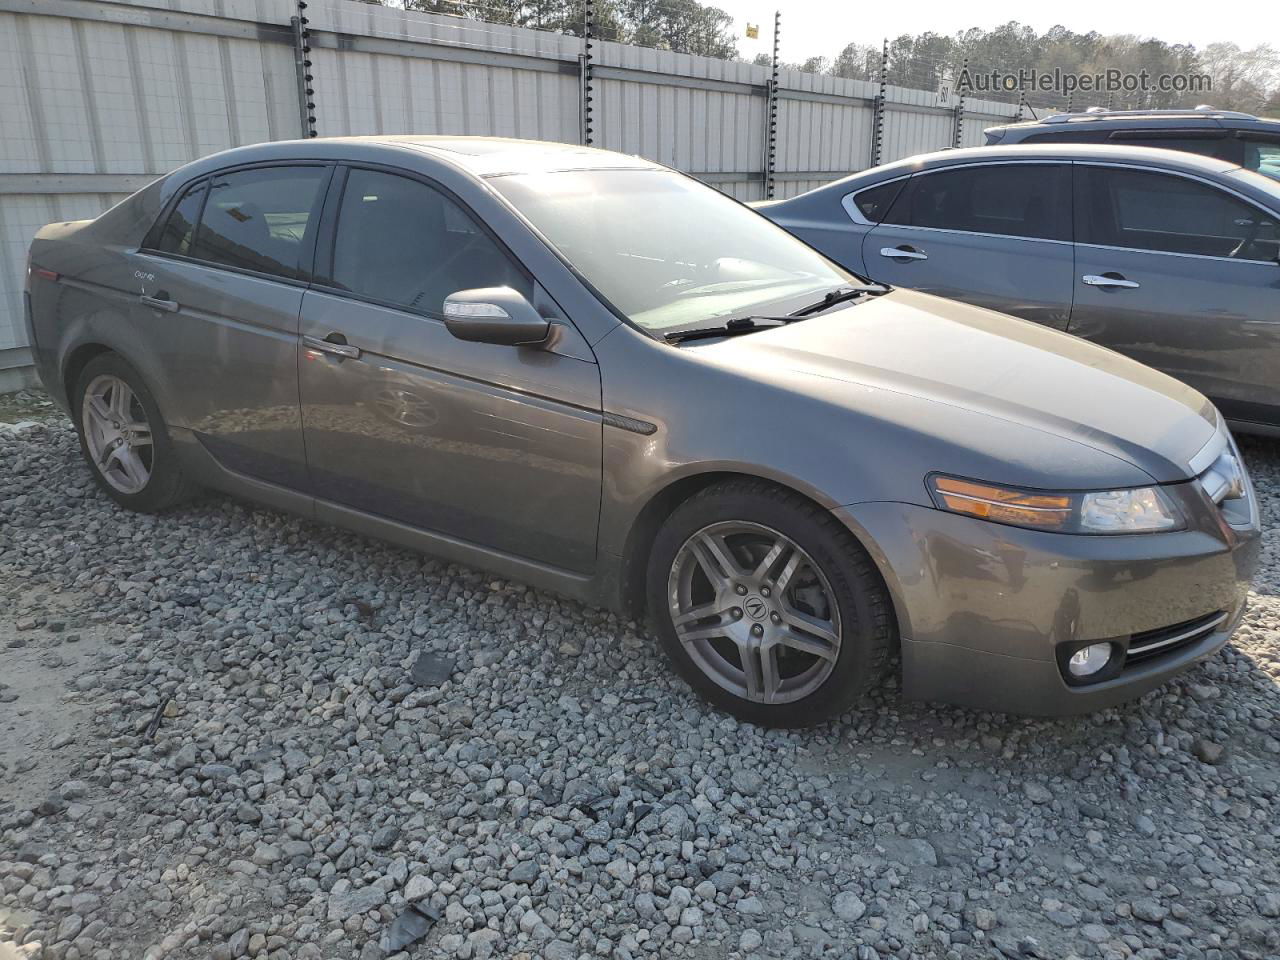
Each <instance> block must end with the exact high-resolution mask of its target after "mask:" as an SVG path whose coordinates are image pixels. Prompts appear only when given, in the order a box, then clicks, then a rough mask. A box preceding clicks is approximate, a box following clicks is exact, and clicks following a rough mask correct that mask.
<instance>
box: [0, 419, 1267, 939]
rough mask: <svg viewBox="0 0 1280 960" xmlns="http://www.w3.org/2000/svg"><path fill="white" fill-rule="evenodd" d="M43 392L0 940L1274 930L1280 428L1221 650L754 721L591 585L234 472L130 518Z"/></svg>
mask: <svg viewBox="0 0 1280 960" xmlns="http://www.w3.org/2000/svg"><path fill="white" fill-rule="evenodd" d="M38 402H39V401H38V398H34V397H33V398H30V399H29V400H27V401H22V402H17V403H10V404H9V406H8V407H5V406H3V405H0V463H3V464H4V468H3V470H2V471H0V656H2V657H3V660H0V664H3V671H2V672H0V677H2V678H3V679H2V680H0V957H5V956H9V957H47V958H67V960H75V958H90V957H92V958H95V960H118V958H129V960H135V958H147V960H151V958H158V957H175V958H214V960H226V958H233V957H237V958H238V957H270V958H272V960H279V958H309V957H310V958H315V957H323V958H360V960H366V958H373V957H383V956H386V955H387V951H385V950H384V949H383V948H382V947H381V946H380V944H379V940H380V937H381V936H382V935H383V933H384V931H385V930H387V928H388V926H389V924H390V922H391V921H392V920H393V919H394V918H395V917H397V916H398V915H399V914H400V913H401V912H402V911H403V910H404V909H405V908H406V904H407V903H416V904H418V905H420V906H421V907H423V908H424V909H427V910H429V911H433V912H436V913H438V915H439V920H438V922H436V923H435V924H434V926H433V927H432V928H431V930H430V932H429V933H428V934H427V937H426V939H425V940H424V941H422V942H421V943H419V944H418V945H416V946H414V947H412V948H410V949H409V951H408V952H400V953H394V952H393V954H392V955H394V956H398V957H401V958H404V957H409V956H413V957H443V958H449V957H454V956H456V957H459V958H464V960H465V958H485V957H520V958H534V957H542V958H548V960H562V958H579V957H614V958H621V960H625V958H638V957H645V956H650V957H668V956H675V957H690V958H712V957H735V958H736V957H742V956H747V955H750V956H752V957H758V956H768V957H827V956H830V957H841V958H843V957H854V958H857V960H870V958H878V957H889V956H893V957H900V958H909V957H920V958H934V957H937V958H969V957H998V956H1008V957H1042V958H1053V960H1064V958H1072V957H1076V958H1123V957H1141V958H1163V957H1168V958H1174V957H1188V958H1201V957H1203V958H1222V960H1236V958H1242V960H1249V958H1263V957H1275V956H1278V955H1280V893H1278V892H1277V891H1280V800H1278V799H1277V794H1278V790H1277V788H1278V786H1280V563H1278V562H1277V561H1278V560H1280V535H1278V534H1277V530H1280V446H1277V445H1276V444H1273V443H1270V442H1249V443H1247V445H1246V447H1245V451H1246V456H1247V458H1248V460H1249V462H1250V465H1251V468H1252V470H1253V475H1254V478H1255V482H1256V483H1257V486H1258V489H1259V493H1260V495H1261V497H1262V505H1263V511H1264V522H1265V524H1266V527H1267V534H1266V538H1267V540H1266V569H1265V572H1264V573H1263V574H1262V575H1261V577H1260V579H1259V581H1258V582H1257V584H1256V587H1255V595H1254V597H1253V603H1252V607H1251V610H1250V612H1249V614H1248V616H1247V619H1246V621H1245V624H1244V626H1243V627H1242V628H1241V630H1240V632H1239V634H1238V635H1237V637H1236V640H1235V642H1234V643H1233V644H1232V645H1231V646H1229V647H1228V648H1227V650H1226V651H1224V653H1223V654H1222V655H1221V656H1219V657H1217V658H1215V659H1214V660H1212V661H1211V662H1209V663H1207V664H1205V665H1204V666H1202V667H1200V668H1198V669H1196V670H1194V671H1192V672H1191V673H1189V674H1186V675H1184V676H1183V677H1181V678H1179V679H1178V680H1176V681H1175V682H1173V683H1170V684H1168V685H1167V686H1166V687H1164V688H1163V689H1161V690H1159V691H1157V692H1155V693H1153V694H1151V695H1150V696H1148V697H1146V698H1144V699H1143V700H1141V701H1140V702H1138V703H1136V704H1132V705H1130V706H1127V707H1125V708H1122V709H1119V710H1113V711H1108V712H1106V713H1103V714H1099V715H1096V716H1091V717H1085V718H1079V719H1071V720H1064V721H1035V720H1026V719H1019V718H1011V717H1005V716H1001V715H993V714H983V713H975V712H968V711H963V710H959V709H952V708H944V707H933V706H923V705H917V704H911V703H905V702H903V701H902V700H901V699H900V698H899V696H898V694H897V691H896V689H894V688H892V687H890V688H887V689H885V690H883V691H881V692H880V693H878V694H877V695H876V697H875V698H874V702H872V703H871V704H869V705H868V707H867V708H866V709H865V710H862V711H859V712H856V713H852V714H849V715H847V716H845V717H843V718H842V719H841V720H840V721H839V722H835V723H832V724H828V725H827V726H825V727H822V728H819V729H816V730H809V731H799V732H768V731H764V730H761V729H757V728H753V727H751V726H747V725H744V724H740V723H738V722H736V721H734V720H732V719H729V718H727V717H725V716H723V715H720V714H717V713H715V712H713V711H711V710H709V709H708V708H707V707H706V706H704V705H703V704H702V703H701V702H699V701H698V700H697V699H696V698H695V697H694V696H693V695H692V694H691V693H690V691H689V690H688V689H687V688H686V687H685V686H684V685H683V684H681V683H680V682H679V681H678V680H676V679H674V678H673V676H672V673H671V671H670V670H669V669H668V668H667V666H666V664H665V663H664V662H663V661H662V660H661V658H660V656H659V654H658V652H657V650H656V647H655V644H654V642H653V640H652V639H651V638H650V637H649V636H648V635H647V634H646V632H645V631H644V629H643V628H642V627H641V626H639V625H637V624H634V623H629V622H625V621H622V620H619V619H617V618H616V617H614V616H612V615H610V614H607V613H604V612H601V611H599V610H596V609H592V608H588V607H584V606H581V605H578V604H574V603H570V602H566V601H563V600H560V599H558V598H556V597H554V596H551V595H548V594H545V593H540V592H537V591H534V590H530V589H528V588H526V587H524V586H522V585H521V584H518V583H510V582H506V581H502V580H495V579H494V578H493V577H492V576H491V575H487V574H485V573H482V572H478V571H475V570H470V569H467V568H463V567H458V566H451V565H445V564H442V563H439V562H436V561H433V560H431V559H429V558H425V557H421V556H418V555H415V554H411V553H406V552H404V551H402V550H398V549H394V548H391V547H388V546H386V545H383V544H380V543H377V542H374V541H371V540H366V539H362V538H360V537H357V536H352V535H350V534H346V533H343V532H341V531H338V530H335V529H332V528H328V527H323V526H318V525H315V524H312V523H309V522H305V521H302V520H299V519H296V518H292V517H287V516H283V515H280V514H277V513H273V512H270V511H267V510H261V509H257V508H255V507H252V506H248V505H245V504H243V503H239V502H235V501H232V500H228V499H224V498H219V497H214V496H210V497H207V498H205V499H203V500H201V501H199V502H197V503H195V504H193V505H191V506H189V507H187V508H185V509H182V510H179V511H176V512H173V513H170V514H168V515H166V516H162V517H143V516H135V515H131V514H128V513H125V512H123V511H121V510H119V509H117V508H116V507H114V506H113V505H112V504H110V502H109V501H107V500H106V499H105V498H104V497H103V496H101V495H100V494H99V493H97V492H96V489H95V488H94V487H93V485H92V484H91V482H90V480H89V476H88V473H87V471H86V469H85V467H84V466H82V464H81V463H80V461H79V457H78V453H77V448H76V444H75V439H74V434H73V433H72V430H71V428H70V426H69V425H68V423H67V422H66V421H65V420H64V419H62V418H60V417H57V416H51V415H50V414H49V413H48V412H47V410H45V409H43V408H37V407H36V406H35V404H36V403H38ZM6 411H7V413H6ZM23 419H27V420H30V419H34V420H35V421H36V422H35V423H30V422H28V423H25V424H22V425H18V426H15V425H14V423H13V421H16V420H23ZM6 420H7V421H9V422H8V425H6V424H5V422H4V421H6ZM419 653H425V654H429V655H434V656H435V657H439V658H447V659H446V660H444V661H443V667H444V668H445V672H447V673H448V677H447V679H444V680H443V681H440V682H436V681H438V680H439V677H434V678H433V677H424V678H422V682H419V680H416V679H415V678H414V676H413V675H412V668H413V667H414V665H415V661H416V658H417V657H418V655H419ZM425 665H427V661H426V660H424V661H422V664H420V666H425ZM434 665H435V666H440V665H441V663H440V662H436V663H435V664H434ZM149 728H151V729H149Z"/></svg>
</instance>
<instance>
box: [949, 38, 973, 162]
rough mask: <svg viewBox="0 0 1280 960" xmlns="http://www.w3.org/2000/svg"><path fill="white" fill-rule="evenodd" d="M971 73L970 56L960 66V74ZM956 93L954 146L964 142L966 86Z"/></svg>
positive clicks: (966, 74)
mask: <svg viewBox="0 0 1280 960" xmlns="http://www.w3.org/2000/svg"><path fill="white" fill-rule="evenodd" d="M968 74H969V58H968V57H965V58H964V63H963V65H962V66H961V67H960V75H961V76H968ZM956 93H957V94H958V95H959V96H958V97H957V99H956V136H955V141H954V143H953V144H952V146H955V147H959V146H960V145H961V144H962V143H963V142H964V87H963V86H962V87H960V88H959V89H958V90H957V91H956Z"/></svg>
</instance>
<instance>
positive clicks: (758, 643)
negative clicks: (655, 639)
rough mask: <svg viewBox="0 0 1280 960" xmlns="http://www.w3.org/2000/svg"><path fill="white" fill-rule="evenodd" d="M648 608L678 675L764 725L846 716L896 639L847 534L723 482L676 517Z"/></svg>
mask: <svg viewBox="0 0 1280 960" xmlns="http://www.w3.org/2000/svg"><path fill="white" fill-rule="evenodd" d="M648 605H649V611H650V614H651V616H652V619H653V620H654V621H655V626H656V627H657V631H658V635H659V638H660V640H661V642H662V645H663V648H664V649H665V651H666V653H667V655H668V656H669V657H670V658H671V660H672V661H673V663H674V664H675V666H676V668H677V670H678V671H679V672H680V674H681V675H682V676H683V677H684V678H685V679H686V680H687V681H688V682H689V683H690V684H691V685H692V686H693V687H694V688H695V689H696V690H698V691H699V692H700V693H701V694H702V695H703V696H705V697H706V698H707V699H708V700H710V701H711V702H712V703H714V704H716V705H717V706H720V707H722V708H723V709H725V710H727V711H729V712H730V713H732V714H734V715H735V716H737V717H739V718H741V719H743V720H747V721H749V722H752V723H759V724H762V725H765V726H783V727H790V726H803V725H807V724H810V723H816V722H819V721H821V720H824V719H826V718H828V717H831V716H834V715H836V714H839V713H842V712H844V711H845V710H847V709H849V708H850V707H851V706H853V705H854V704H855V703H856V702H857V701H858V699H859V698H860V697H861V696H863V695H864V694H865V693H866V691H867V690H868V688H869V687H870V686H871V685H872V684H874V683H875V682H876V681H878V680H879V679H880V677H881V675H882V673H883V671H884V668H885V664H886V661H887V659H888V655H889V651H890V650H891V648H892V646H893V643H894V637H895V627H894V621H893V615H892V610H891V605H890V601H889V596H888V592H887V590H886V589H885V586H884V583H883V581H882V580H881V579H880V575H879V573H878V571H877V570H876V569H875V566H874V564H873V563H872V561H871V559H870V557H868V556H867V554H866V551H865V550H863V549H862V547H861V545H860V544H859V543H858V542H857V540H856V539H854V537H853V536H852V535H851V534H850V533H849V532H848V530H846V529H845V528H844V527H843V525H841V524H840V523H839V521H837V520H836V519H835V517H833V516H832V515H831V514H830V512H829V511H826V510H823V509H822V508H821V507H819V506H818V505H817V504H814V503H812V502H810V501H808V500H805V499H803V498H801V497H799V496H796V495H794V494H791V493H789V492H787V491H785V490H781V489H779V488H777V487H774V486H772V485H769V484H766V483H763V482H759V481H752V480H739V481H727V482H724V483H718V484H715V485H713V486H711V487H708V488H706V489H704V490H702V491H701V492H699V493H698V494H696V495H695V496H693V497H692V498H690V499H689V500H688V501H686V502H685V503H683V504H682V505H681V506H679V507H678V508H677V509H676V510H675V511H674V512H673V513H672V515H671V517H670V518H669V519H668V520H667V522H666V523H665V524H664V526H663V527H662V529H661V531H660V532H659V533H658V536H657V538H656V540H655V543H654V548H653V552H652V554H651V557H650V562H649V570H648Z"/></svg>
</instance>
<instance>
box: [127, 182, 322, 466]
mask: <svg viewBox="0 0 1280 960" xmlns="http://www.w3.org/2000/svg"><path fill="white" fill-rule="evenodd" d="M329 172H330V168H329V167H328V166H326V165H324V164H293V165H279V166H267V167H261V166H260V167H251V168H245V169H241V170H233V171H227V172H223V173H218V174H215V175H213V176H211V177H207V178H205V179H203V180H201V181H199V182H197V183H195V184H192V185H190V186H189V187H188V188H187V189H186V191H185V192H184V193H183V195H182V196H181V197H180V198H179V200H178V201H177V203H176V204H175V205H174V207H173V208H172V210H171V211H170V213H169V215H168V217H167V219H166V220H165V221H164V222H163V223H162V224H159V225H157V228H156V229H155V231H154V232H153V234H152V235H151V236H149V237H148V238H147V241H146V243H145V244H144V246H143V248H142V250H140V251H139V253H138V254H137V255H136V256H135V258H134V266H135V274H134V276H135V278H136V280H137V283H138V287H139V297H138V300H137V301H136V305H135V307H134V315H135V318H136V320H137V323H138V330H139V336H143V337H146V338H147V341H148V342H149V343H150V344H152V345H153V347H154V348H155V351H156V352H157V353H158V354H159V355H162V356H163V357H164V358H165V360H166V363H165V364H164V375H165V376H166V377H167V378H168V382H167V383H165V384H163V386H162V389H161V393H163V395H164V396H165V398H166V410H165V416H166V417H167V418H168V419H169V420H170V421H171V422H172V423H174V424H176V425H178V426H182V427H187V428H189V429H190V430H191V431H192V432H193V433H194V434H195V436H196V438H197V439H198V440H199V441H200V443H201V444H203V445H204V446H205V448H206V449H207V450H208V451H209V452H210V453H211V454H212V455H213V456H214V457H215V458H216V459H217V460H218V461H219V462H220V463H222V465H223V466H225V467H227V468H228V469H230V470H232V471H234V472H237V473H241V474H244V475H247V476H251V477H254V478H255V479H259V480H266V481H269V482H271V483H276V484H280V485H283V486H287V487H291V488H302V487H304V486H305V485H306V457H305V455H304V453H303V448H302V419H301V415H300V413H299V410H298V313H299V310H300V308H301V305H302V291H303V289H305V279H306V271H307V270H308V269H309V267H310V258H311V250H312V247H313V246H314V241H313V234H314V232H315V229H316V227H317V225H318V223H319V219H320V213H319V211H320V207H321V205H322V203H323V200H324V188H325V185H326V183H327V181H328V179H329Z"/></svg>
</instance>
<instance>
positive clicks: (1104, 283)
mask: <svg viewBox="0 0 1280 960" xmlns="http://www.w3.org/2000/svg"><path fill="white" fill-rule="evenodd" d="M1080 280H1081V282H1082V283H1087V284H1088V285H1089V286H1091V287H1121V288H1123V289H1125V290H1137V289H1138V288H1139V287H1140V286H1142V284H1140V283H1138V281H1136V280H1126V279H1125V278H1124V277H1122V276H1120V274H1118V273H1104V274H1102V275H1101V276H1099V275H1098V274H1096V273H1086V274H1085V275H1084V276H1083V277H1081V278H1080Z"/></svg>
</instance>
